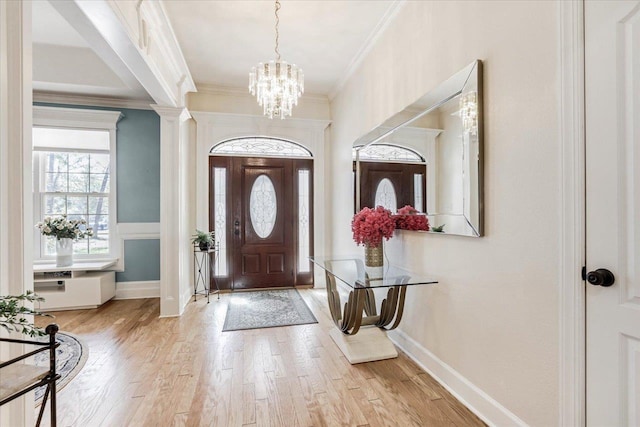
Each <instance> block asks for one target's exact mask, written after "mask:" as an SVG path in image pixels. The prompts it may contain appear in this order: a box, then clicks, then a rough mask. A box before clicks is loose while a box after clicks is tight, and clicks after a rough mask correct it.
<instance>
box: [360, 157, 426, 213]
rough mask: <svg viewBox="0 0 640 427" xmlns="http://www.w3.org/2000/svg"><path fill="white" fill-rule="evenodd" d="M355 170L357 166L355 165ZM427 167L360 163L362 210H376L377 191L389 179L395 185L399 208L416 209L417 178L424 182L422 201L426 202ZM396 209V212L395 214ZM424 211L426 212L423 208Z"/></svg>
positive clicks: (422, 165)
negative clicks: (366, 208) (381, 182)
mask: <svg viewBox="0 0 640 427" xmlns="http://www.w3.org/2000/svg"><path fill="white" fill-rule="evenodd" d="M354 170H355V164H354ZM426 171H427V170H426V167H425V165H424V164H413V163H388V162H368V161H362V162H360V177H361V179H360V200H361V202H360V208H364V207H368V208H375V207H376V206H375V204H376V203H375V200H376V190H377V188H378V185H379V184H380V181H382V180H383V179H385V178H386V179H388V180H389V181H391V184H392V185H393V188H394V191H395V194H396V201H397V206H396V207H395V209H399V208H402V207H403V206H406V205H411V206H413V207H416V200H415V199H416V197H415V196H416V194H415V186H414V185H415V176H416V175H418V176H419V177H420V180H421V182H422V200H423V201H424V200H426V190H425V189H426ZM395 209H394V212H395ZM422 210H423V211H425V209H424V206H423V209H422Z"/></svg>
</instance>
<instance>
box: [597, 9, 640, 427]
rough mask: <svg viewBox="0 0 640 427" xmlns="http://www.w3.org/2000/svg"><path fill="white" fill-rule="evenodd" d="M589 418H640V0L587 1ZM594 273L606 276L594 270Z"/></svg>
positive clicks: (609, 421) (603, 421)
mask: <svg viewBox="0 0 640 427" xmlns="http://www.w3.org/2000/svg"><path fill="white" fill-rule="evenodd" d="M585 41H586V45H585V46H586V49H585V73H586V74H585V78H586V89H585V90H586V93H585V94H586V162H587V163H586V167H587V172H586V175H587V182H586V185H587V230H586V232H587V271H590V272H593V271H595V270H597V269H607V270H609V271H611V272H612V273H613V274H615V283H614V284H613V285H612V286H609V287H605V286H598V285H591V284H587V344H586V345H587V424H588V425H589V426H630V425H633V426H637V425H640V1H617V0H610V1H586V2H585ZM589 279H590V280H589V281H590V282H591V281H597V279H603V276H602V275H601V277H598V276H597V275H594V274H591V276H590V277H589Z"/></svg>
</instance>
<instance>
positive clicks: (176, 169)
mask: <svg viewBox="0 0 640 427" xmlns="http://www.w3.org/2000/svg"><path fill="white" fill-rule="evenodd" d="M152 107H153V109H154V110H155V111H156V112H157V113H158V114H159V115H160V317H171V316H180V315H181V314H182V311H183V310H184V307H185V305H186V304H187V302H188V301H189V298H190V296H191V292H190V290H191V280H190V275H189V271H190V270H189V265H190V264H189V261H190V249H191V245H190V242H189V239H190V236H191V233H190V230H189V187H188V180H189V140H188V122H187V120H189V119H190V118H191V116H190V115H189V112H188V111H187V109H186V108H174V107H162V106H159V105H153V106H152Z"/></svg>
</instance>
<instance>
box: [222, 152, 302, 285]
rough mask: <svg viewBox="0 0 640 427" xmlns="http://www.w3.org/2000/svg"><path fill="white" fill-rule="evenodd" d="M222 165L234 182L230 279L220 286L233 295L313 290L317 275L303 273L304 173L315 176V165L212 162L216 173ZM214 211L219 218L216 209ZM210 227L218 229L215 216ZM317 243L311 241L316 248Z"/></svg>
mask: <svg viewBox="0 0 640 427" xmlns="http://www.w3.org/2000/svg"><path fill="white" fill-rule="evenodd" d="M220 165H225V167H226V168H227V170H228V171H229V177H230V180H229V181H228V182H227V186H226V191H227V206H228V209H227V221H226V224H227V227H226V233H225V234H226V236H227V237H226V239H227V240H226V243H227V247H228V251H227V256H226V260H225V259H221V260H220V262H227V266H228V277H227V278H219V279H218V284H219V285H222V287H223V288H231V289H251V288H277V287H292V286H296V285H300V284H312V283H313V281H312V280H313V279H312V277H313V275H312V273H311V272H308V271H307V272H304V271H299V270H300V269H299V268H298V267H299V263H298V257H299V251H298V246H299V245H300V241H299V235H300V234H299V229H298V228H299V224H298V223H299V221H298V214H299V213H298V210H299V197H298V192H299V189H298V184H299V179H298V173H299V171H300V170H307V171H309V173H311V172H312V166H313V163H312V161H311V160H301V159H286V158H283V159H279V158H254V157H226V158H225V157H211V158H210V167H211V168H214V167H216V166H217V167H220ZM212 188H215V187H213V186H212ZM310 200H312V198H311V196H310ZM310 200H309V203H310ZM210 206H212V208H210V212H213V205H212V204H210ZM309 207H311V205H309ZM210 224H212V228H214V227H213V224H215V221H214V218H213V216H212V213H210ZM311 230H312V228H311ZM312 242H313V240H312V239H310V240H309V245H311V247H312ZM312 253H313V252H310V254H312Z"/></svg>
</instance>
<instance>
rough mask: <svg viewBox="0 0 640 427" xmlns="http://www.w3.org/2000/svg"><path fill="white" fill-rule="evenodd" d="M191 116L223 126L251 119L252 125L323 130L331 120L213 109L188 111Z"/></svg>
mask: <svg viewBox="0 0 640 427" xmlns="http://www.w3.org/2000/svg"><path fill="white" fill-rule="evenodd" d="M190 113H191V117H193V119H194V120H195V121H196V123H199V124H202V123H207V124H222V125H224V126H234V125H238V124H240V125H245V124H246V123H247V120H248V119H249V120H251V121H252V123H253V124H254V125H263V126H266V127H273V128H305V129H319V130H324V129H326V128H327V126H329V125H330V124H331V120H325V119H307V118H299V117H289V118H287V119H286V120H279V119H278V120H273V119H269V118H268V117H264V116H261V115H260V116H256V115H252V114H238V113H218V112H213V111H190Z"/></svg>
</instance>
